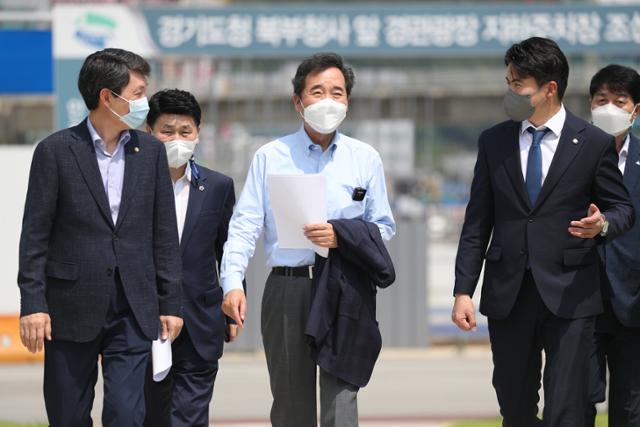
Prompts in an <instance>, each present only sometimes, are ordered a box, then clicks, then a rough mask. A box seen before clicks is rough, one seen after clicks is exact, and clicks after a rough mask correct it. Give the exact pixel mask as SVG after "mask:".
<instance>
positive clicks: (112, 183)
mask: <svg viewBox="0 0 640 427" xmlns="http://www.w3.org/2000/svg"><path fill="white" fill-rule="evenodd" d="M87 127H88V128H89V133H90V134H91V139H92V140H93V145H94V147H95V148H96V158H97V159H98V167H99V168H100V175H101V176H102V184H103V185H104V191H105V192H106V193H107V199H108V200H109V209H110V211H111V219H112V220H113V223H114V224H115V223H116V221H117V220H118V212H119V211H120V200H121V198H122V184H123V182H124V146H125V145H126V144H127V142H129V140H130V139H131V135H130V134H129V131H124V132H122V133H121V134H120V139H119V140H118V145H117V146H116V150H115V151H114V152H113V154H109V153H108V152H107V151H106V146H105V143H104V141H103V140H102V138H101V137H100V135H98V132H97V131H96V129H95V128H94V127H93V124H91V120H90V119H89V118H87Z"/></svg>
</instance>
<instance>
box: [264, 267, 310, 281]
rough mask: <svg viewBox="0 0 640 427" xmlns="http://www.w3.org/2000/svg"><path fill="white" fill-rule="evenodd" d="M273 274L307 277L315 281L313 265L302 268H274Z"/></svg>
mask: <svg viewBox="0 0 640 427" xmlns="http://www.w3.org/2000/svg"><path fill="white" fill-rule="evenodd" d="M271 272H272V273H273V274H277V275H278V276H293V277H306V278H309V279H313V265H303V266H301V267H273V268H272V269H271Z"/></svg>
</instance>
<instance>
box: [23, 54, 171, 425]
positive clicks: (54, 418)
mask: <svg viewBox="0 0 640 427" xmlns="http://www.w3.org/2000/svg"><path fill="white" fill-rule="evenodd" d="M149 70H150V68H149V64H148V63H147V62H146V61H145V60H144V59H143V58H141V57H140V56H138V55H136V54H133V53H131V52H127V51H125V50H121V49H104V50H102V51H99V52H96V53H93V54H91V55H89V56H88V57H87V59H86V60H85V62H84V64H83V66H82V69H81V71H80V75H79V78H78V88H79V90H80V93H81V94H82V97H83V99H84V101H85V103H86V105H87V108H88V109H89V110H90V113H89V116H88V118H87V119H86V120H84V121H83V122H82V123H80V124H79V125H77V126H74V127H72V128H69V129H65V130H62V131H59V132H57V133H54V134H53V135H51V136H49V137H47V138H45V139H44V140H43V141H42V142H40V143H39V144H38V146H37V147H36V149H35V153H34V156H33V161H32V164H31V172H30V177H29V188H28V192H27V199H26V205H25V211H24V218H23V224H22V235H21V238H20V266H19V274H18V285H19V286H20V291H21V314H20V315H21V318H20V334H21V338H22V342H23V344H24V345H25V346H26V347H27V348H28V349H29V350H30V351H31V352H37V351H41V350H42V349H43V347H44V348H45V366H44V398H45V405H46V408H47V415H48V417H49V423H50V425H51V426H52V427H76V426H77V427H80V426H82V427H85V426H91V425H92V421H91V415H90V413H91V407H92V404H93V398H94V386H95V383H96V379H97V374H98V366H97V361H98V356H101V361H102V370H103V377H104V409H103V414H102V424H103V426H105V427H111V426H112V427H127V426H132V427H133V426H142V422H143V419H144V412H145V411H144V377H145V369H146V365H147V358H148V354H149V349H150V347H151V340H153V339H155V338H157V337H158V333H159V332H158V331H159V330H160V331H161V334H162V335H163V336H164V337H166V338H171V339H173V338H175V337H176V336H177V335H178V334H179V332H180V329H181V327H182V319H181V315H182V288H181V266H180V259H179V258H176V257H175V254H176V253H177V252H178V234H177V229H176V214H175V209H174V203H173V190H172V186H171V179H170V177H169V169H168V165H167V155H166V151H165V149H164V147H163V146H162V144H161V143H160V142H159V141H158V140H156V139H154V138H152V137H151V136H149V135H148V134H146V133H143V132H138V131H135V130H133V129H135V128H137V127H138V126H140V125H141V124H142V123H143V122H144V119H145V117H146V114H147V111H148V109H149V108H148V103H147V99H146V97H145V93H146V87H147V82H146V79H147V76H148V75H149Z"/></svg>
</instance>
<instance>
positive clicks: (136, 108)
mask: <svg viewBox="0 0 640 427" xmlns="http://www.w3.org/2000/svg"><path fill="white" fill-rule="evenodd" d="M111 93H113V94H114V95H115V96H117V97H118V98H120V99H123V100H125V101H127V102H128V103H129V112H128V113H127V114H125V115H124V116H121V115H120V114H118V113H116V112H115V111H113V110H112V109H111V108H109V107H107V108H109V111H111V112H112V113H113V114H115V115H116V116H118V117H119V118H120V120H122V122H123V123H124V124H126V125H127V126H129V127H130V128H131V129H137V128H139V127H140V126H141V125H142V124H143V123H144V121H145V120H146V118H147V113H149V101H147V97H146V96H145V97H142V98H140V99H134V100H133V101H129V100H128V99H126V98H123V97H121V96H120V95H118V94H117V93H115V92H114V91H111Z"/></svg>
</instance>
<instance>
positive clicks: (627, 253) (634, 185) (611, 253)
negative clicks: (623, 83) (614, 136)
mask: <svg viewBox="0 0 640 427" xmlns="http://www.w3.org/2000/svg"><path fill="white" fill-rule="evenodd" d="M623 181H624V186H625V187H626V188H627V190H628V191H629V194H630V195H631V202H632V203H633V207H634V209H635V210H636V212H637V211H638V209H640V139H638V138H636V137H635V136H633V135H631V138H630V141H629V151H628V155H627V162H626V166H625V169H624V178H623ZM603 253H604V260H605V265H606V272H607V274H606V276H607V277H606V279H608V285H609V289H610V291H611V294H612V295H611V306H612V307H613V311H614V312H615V314H616V317H617V318H618V320H620V322H621V323H622V324H623V325H625V326H629V327H640V223H636V224H635V225H634V226H633V227H632V228H631V230H629V232H627V234H625V235H624V236H621V237H619V238H617V239H615V240H614V241H612V242H610V243H608V244H607V245H605V246H604V247H603Z"/></svg>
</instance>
